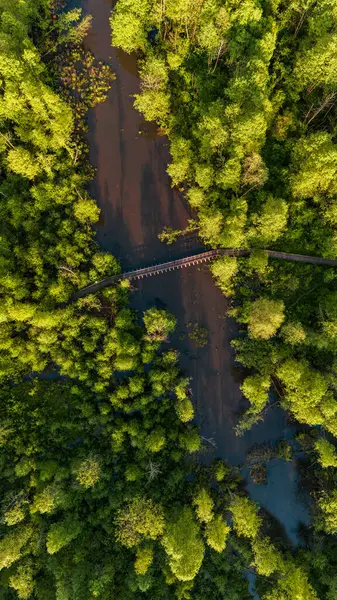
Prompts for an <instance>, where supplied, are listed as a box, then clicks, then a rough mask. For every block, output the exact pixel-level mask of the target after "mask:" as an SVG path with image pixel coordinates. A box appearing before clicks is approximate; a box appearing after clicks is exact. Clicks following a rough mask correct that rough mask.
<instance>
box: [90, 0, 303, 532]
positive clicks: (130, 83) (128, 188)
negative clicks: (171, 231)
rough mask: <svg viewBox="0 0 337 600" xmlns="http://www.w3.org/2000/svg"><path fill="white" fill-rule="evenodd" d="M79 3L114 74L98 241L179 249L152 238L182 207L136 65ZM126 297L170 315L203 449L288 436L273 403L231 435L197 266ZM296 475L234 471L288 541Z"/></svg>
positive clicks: (209, 306)
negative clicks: (261, 478) (139, 97)
mask: <svg viewBox="0 0 337 600" xmlns="http://www.w3.org/2000/svg"><path fill="white" fill-rule="evenodd" d="M79 3H80V0H79ZM82 6H84V10H85V11H86V12H88V13H90V14H92V15H93V28H92V31H91V32H90V34H89V36H88V38H87V47H88V48H89V49H90V50H91V51H92V52H93V53H94V55H95V56H96V58H97V59H99V60H104V61H105V62H108V63H109V64H111V65H112V67H113V69H114V71H115V72H116V75H117V80H116V82H114V83H113V85H112V89H111V92H110V94H109V97H108V100H107V101H106V102H105V103H104V104H102V105H100V106H98V107H97V108H96V109H95V110H93V111H92V112H91V113H90V116H89V134H88V140H89V145H90V160H91V162H92V164H93V165H94V166H95V167H96V168H97V175H96V178H95V181H94V182H93V184H92V187H91V190H90V191H91V194H92V195H93V197H94V198H95V199H96V200H97V202H98V205H99V207H100V208H101V211H102V214H101V220H100V225H99V227H98V228H97V239H98V242H99V243H100V245H101V247H102V248H104V249H106V250H109V251H111V252H113V253H114V254H115V255H116V256H117V257H118V258H119V259H120V261H121V263H122V265H123V266H124V267H129V266H131V265H141V264H148V263H152V262H153V261H155V260H162V259H164V260H168V258H169V257H170V256H173V257H174V255H175V254H176V255H181V254H182V253H184V254H188V252H189V251H190V250H191V249H195V247H196V246H195V241H194V240H193V239H191V240H184V241H183V242H180V245H178V246H177V247H175V248H173V249H171V250H169V249H168V247H167V246H165V245H164V244H162V243H161V242H160V241H159V240H158V238H157V234H158V233H159V232H160V231H161V230H162V228H163V227H164V226H165V225H168V226H170V227H174V228H183V227H184V226H185V225H186V222H187V219H188V218H189V217H190V216H191V215H190V212H189V209H188V206H187V204H186V202H185V201H184V199H183V198H182V197H181V196H180V195H179V194H178V193H177V192H175V191H173V190H172V189H171V187H170V181H169V178H168V176H167V174H166V166H167V163H168V161H169V151H168V142H167V139H166V138H163V137H159V136H157V135H156V129H155V127H154V126H153V125H149V124H145V123H144V121H143V119H142V117H141V116H140V115H139V114H138V113H137V112H136V111H135V110H134V109H133V98H132V95H133V94H135V93H137V92H138V90H139V81H138V76H137V63H136V60H135V58H134V57H130V56H127V55H126V54H124V53H123V52H121V51H120V50H115V49H113V48H111V45H110V26H109V16H110V11H111V7H112V1H111V0H110V1H109V0H83V1H82ZM131 302H132V306H133V308H135V309H137V310H138V311H142V310H145V309H147V308H149V307H150V306H153V305H157V306H158V307H161V308H167V309H168V310H169V311H171V312H172V313H173V314H174V315H175V316H176V317H177V320H178V329H177V333H176V334H175V338H174V339H173V343H174V345H175V346H176V347H177V348H178V349H179V351H180V353H181V366H182V368H183V369H184V370H185V372H186V373H187V375H188V376H190V377H191V378H192V384H191V385H192V390H193V399H194V404H195V407H196V419H197V422H198V425H199V426H200V428H201V432H202V435H203V436H204V437H205V438H206V439H207V440H209V441H208V442H206V443H207V445H208V447H209V450H210V453H211V452H213V454H215V455H218V456H221V457H223V458H225V459H227V460H228V461H229V462H230V463H231V464H232V465H240V464H242V463H243V462H244V459H245V455H246V452H247V450H248V449H249V448H250V447H251V446H252V445H253V444H254V443H262V442H275V441H276V440H279V439H281V438H287V439H291V438H292V437H293V435H294V431H293V429H292V428H291V427H290V426H289V425H288V424H287V422H286V417H285V415H284V413H283V412H282V411H281V410H280V409H277V408H271V409H270V410H269V411H268V412H267V415H266V418H265V420H264V422H263V423H262V424H259V425H256V426H254V427H253V428H252V430H251V431H250V432H248V433H246V435H245V436H243V437H241V438H238V437H236V436H235V434H234V432H233V426H235V424H236V423H237V421H238V416H239V414H240V412H242V410H243V409H244V408H245V406H246V403H245V400H244V399H243V397H242V395H241V392H240V388H239V385H240V370H239V369H238V368H237V367H235V366H234V360H233V354H232V351H231V348H230V339H231V338H232V337H233V336H234V335H235V334H236V331H235V328H234V324H233V323H232V322H231V320H230V319H228V318H226V316H225V315H226V309H227V300H226V298H224V296H223V295H222V294H221V293H220V291H219V290H218V289H217V288H216V287H215V286H214V284H213V283H212V279H211V277H210V274H209V271H208V269H207V268H201V269H200V268H196V267H191V268H186V269H185V270H183V271H177V272H171V273H167V274H164V275H159V276H157V277H154V278H148V279H145V280H142V281H140V282H137V286H136V288H135V290H134V291H133V293H132V294H131ZM189 323H198V324H199V325H200V326H202V327H204V328H205V329H206V330H207V333H208V344H207V345H206V346H205V347H203V348H198V347H197V345H196V343H195V342H194V341H193V340H191V338H190V337H189V335H188V334H189V331H190V327H189ZM214 445H215V446H216V449H214ZM206 458H207V457H206ZM296 473H297V470H296V464H295V462H291V463H285V462H281V461H274V462H273V464H271V465H270V468H269V477H268V485H266V486H265V485H253V483H252V482H251V481H250V479H249V477H248V476H247V473H246V472H245V471H243V475H246V476H247V489H248V491H249V493H250V495H251V497H252V498H253V499H255V500H257V501H258V502H259V503H260V504H261V505H262V506H263V507H264V508H266V509H267V510H268V511H270V512H271V513H272V514H273V516H274V517H275V518H276V519H277V520H278V521H279V524H280V530H281V532H283V533H284V535H285V537H288V538H289V539H290V540H291V541H292V542H296V541H298V536H297V527H298V525H299V523H300V522H304V523H308V518H309V517H308V510H307V508H306V506H305V505H304V504H303V503H302V502H301V501H300V499H299V496H298V480H297V474H296Z"/></svg>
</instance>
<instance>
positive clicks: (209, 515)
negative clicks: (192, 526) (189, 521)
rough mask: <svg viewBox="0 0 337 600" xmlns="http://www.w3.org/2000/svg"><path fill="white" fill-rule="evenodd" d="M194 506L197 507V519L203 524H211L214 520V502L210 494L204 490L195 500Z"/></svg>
mask: <svg viewBox="0 0 337 600" xmlns="http://www.w3.org/2000/svg"><path fill="white" fill-rule="evenodd" d="M193 504H194V505H195V512H196V515H197V518H198V520H199V521H201V523H209V521H212V519H213V516H214V515H213V507H214V502H213V500H212V497H211V496H210V494H209V493H208V492H207V490H205V488H202V489H201V490H199V492H198V493H197V494H196V495H195V496H194V498H193Z"/></svg>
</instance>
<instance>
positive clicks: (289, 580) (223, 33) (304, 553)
mask: <svg viewBox="0 0 337 600" xmlns="http://www.w3.org/2000/svg"><path fill="white" fill-rule="evenodd" d="M336 21H337V4H336V3H334V2H332V1H331V0H330V1H329V2H324V1H323V0H318V1H317V2H313V1H312V0H308V1H307V2H300V1H298V0H294V2H291V1H288V2H285V3H281V2H279V1H278V0H268V1H261V2H258V1H257V0H243V1H240V2H239V1H238V0H194V1H193V2H192V0H174V2H173V0H118V1H117V3H116V6H115V7H114V9H113V13H112V17H111V28H112V43H113V45H114V46H118V47H121V48H122V49H123V50H125V51H126V52H137V55H138V58H139V61H140V64H141V76H142V91H141V93H140V94H139V95H138V96H137V97H136V99H135V107H136V108H137V110H139V111H141V112H142V113H143V114H144V115H145V118H146V119H147V120H150V121H153V120H154V121H156V122H157V123H158V125H159V126H160V127H161V128H162V130H163V132H165V134H166V135H167V136H168V137H169V140H170V151H171V155H172V162H171V164H170V165H169V167H168V172H169V174H170V176H171V178H172V185H173V186H177V185H179V186H183V188H184V194H186V196H187V197H188V199H189V202H190V204H191V206H192V208H193V210H194V211H195V222H194V223H193V227H194V226H196V227H197V228H198V233H199V236H200V238H201V239H202V240H203V241H204V243H205V245H208V246H212V247H233V248H251V249H252V252H251V254H250V257H249V258H248V259H247V258H233V257H223V258H221V259H219V260H217V261H216V262H214V263H213V265H212V274H213V276H214V280H215V283H216V284H217V285H219V287H220V288H221V290H222V291H223V293H224V294H225V295H226V296H231V297H232V305H231V309H230V315H231V316H232V317H234V318H235V319H236V320H237V322H238V323H239V324H240V336H239V337H238V338H237V339H235V340H234V341H233V344H234V346H235V351H236V356H237V360H238V361H240V363H241V364H243V365H244V366H245V367H246V368H247V371H249V373H250V374H249V375H248V376H247V378H246V379H245V381H244V383H243V386H242V390H243V393H244V394H245V396H246V397H247V398H248V400H249V402H250V408H249V410H248V411H247V413H246V414H245V415H244V416H243V418H242V420H241V422H240V424H239V426H238V431H237V433H238V435H240V434H241V433H242V432H243V431H245V430H247V429H248V428H249V427H250V426H251V425H252V424H253V423H254V422H256V421H257V420H259V419H261V418H263V414H264V409H265V407H266V406H267V404H268V402H269V397H270V395H269V390H270V389H272V390H273V393H274V394H276V396H277V398H278V401H279V402H280V404H281V406H282V407H283V408H284V409H285V410H287V411H288V412H289V413H291V414H292V415H293V416H294V418H296V420H297V421H298V422H299V423H301V424H302V425H303V433H301V435H300V436H299V439H298V443H299V444H300V446H301V448H302V449H303V452H304V453H306V454H307V456H308V457H309V460H310V465H311V468H310V473H309V474H308V479H309V480H310V489H311V494H312V499H313V508H312V523H313V525H312V527H311V528H310V530H309V531H308V532H307V533H306V538H307V542H306V545H305V546H304V547H302V548H300V549H297V550H295V549H293V548H292V547H290V546H289V545H287V544H285V543H284V542H282V541H279V540H274V539H273V538H272V535H271V531H272V524H271V522H270V517H269V515H268V514H267V513H266V512H265V511H263V510H261V509H259V507H258V506H257V505H256V504H255V503H254V502H253V501H252V500H251V499H249V497H247V494H246V493H245V492H244V490H243V485H242V480H241V477H240V475H239V473H238V472H237V471H236V470H234V469H231V468H230V467H229V466H228V465H227V464H226V463H225V462H224V461H222V460H217V459H216V460H212V461H210V462H209V464H203V463H202V462H201V461H200V460H199V456H200V453H201V452H202V451H204V440H203V439H202V437H201V435H200V433H199V431H198V429H197V427H196V426H195V424H194V421H193V417H194V407H193V403H192V399H191V392H190V381H189V379H188V378H187V377H186V376H185V374H184V373H183V372H182V371H181V369H180V366H179V355H178V352H177V351H176V350H175V349H174V348H173V347H172V346H171V345H168V344H167V342H168V340H169V336H170V335H171V334H172V333H173V331H174V329H175V327H176V319H175V317H174V316H173V315H171V314H170V313H167V312H165V311H164V310H161V309H159V308H156V307H153V308H150V309H149V310H147V311H146V312H145V313H144V314H143V315H142V319H141V321H139V319H138V316H137V315H136V314H135V313H134V312H133V311H131V310H130V307H129V283H128V282H127V281H121V282H120V283H118V284H116V285H115V286H114V287H111V288H106V289H104V290H103V291H101V292H100V293H98V294H96V295H88V296H86V297H84V298H81V299H79V300H74V298H73V296H74V294H75V292H76V291H78V290H79V289H81V288H83V287H84V286H86V285H88V284H89V283H93V282H95V281H98V280H100V279H103V278H104V277H107V276H109V275H114V274H118V273H119V272H120V269H121V267H120V265H119V264H118V261H117V260H116V259H115V258H114V257H113V256H112V255H110V254H108V253H104V252H102V251H101V250H100V248H99V246H98V244H97V242H96V240H95V231H94V225H95V223H97V221H98V219H99V209H98V207H97V205H96V202H95V201H94V199H92V198H91V197H90V196H89V194H88V191H87V186H88V182H89V181H90V180H91V179H92V177H93V169H92V168H91V167H90V165H89V164H88V148H87V145H86V141H85V132H86V128H87V121H86V116H87V113H88V110H89V109H90V108H92V107H93V106H95V105H97V104H98V103H100V102H103V101H104V100H105V98H106V94H107V93H108V91H109V89H110V88H111V86H112V88H113V86H114V80H115V74H114V73H113V72H112V71H111V69H110V67H109V66H108V65H105V64H103V63H102V62H99V61H97V60H95V58H94V57H93V56H92V55H91V54H90V52H88V51H86V50H85V49H84V47H83V40H84V38H85V36H86V34H87V33H88V31H89V29H90V26H91V18H90V16H86V17H84V16H83V15H82V14H81V10H79V9H72V10H70V9H67V7H66V6H65V3H64V2H62V1H61V2H60V1H58V0H11V1H9V0H0V80H1V90H0V114H1V119H0V168H1V174H0V211H1V236H0V294H1V308H0V328H1V336H0V380H1V404H0V413H1V421H0V477H1V504H0V506H1V519H0V598H1V600H15V599H16V598H20V599H22V600H34V599H36V600H93V599H94V598H98V599H100V600H112V599H114V600H115V599H118V600H133V599H137V600H138V599H139V598H144V600H150V599H151V600H153V599H154V598H156V599H157V598H158V599H161V598H162V599H163V600H164V599H165V600H168V599H169V598H172V599H173V598H178V599H179V600H180V599H181V600H183V599H186V600H188V599H191V600H198V599H200V600H201V599H203V598H205V597H207V598H208V599H210V600H213V599H214V600H219V599H221V600H249V598H250V597H251V596H250V595H249V592H248V584H247V579H246V574H247V572H248V573H251V574H253V575H254V576H256V586H257V590H258V593H259V596H260V598H261V600H335V598H336V596H337V575H336V565H337V541H336V533H337V516H336V515H337V450H336V442H335V438H334V436H336V435H337V416H335V415H337V404H336V390H337V356H336V354H337V343H336V340H337V292H336V273H335V270H334V269H332V268H328V267H318V266H311V265H302V264H290V263H283V264H281V263H278V262H277V261H276V260H271V259H270V260H269V261H268V257H267V256H266V254H265V253H264V250H265V249H267V248H268V249H271V248H273V249H282V250H284V249H287V250H288V251H293V252H298V253H304V254H316V255H321V256H325V257H332V258H333V257H336V254H337V252H336V248H337V236H336V223H337V212H336V201H335V195H336V192H335V190H334V186H335V174H336V171H337V151H336V147H335V130H334V128H335V116H336V108H335V101H336V100H337V96H336V94H337V89H336V75H335V73H336V69H335V67H336V66H337V55H336V43H337V40H336V35H337V34H336Z"/></svg>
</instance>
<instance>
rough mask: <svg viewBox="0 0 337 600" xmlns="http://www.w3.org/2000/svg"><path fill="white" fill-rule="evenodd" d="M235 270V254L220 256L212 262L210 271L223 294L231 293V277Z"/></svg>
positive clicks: (236, 269) (228, 294)
mask: <svg viewBox="0 0 337 600" xmlns="http://www.w3.org/2000/svg"><path fill="white" fill-rule="evenodd" d="M237 271H238V265H237V259H236V258H235V256H222V257H221V258H217V259H216V260H215V261H214V262H213V263H212V266H211V273H212V275H213V277H214V278H215V281H216V283H217V285H218V286H219V288H220V289H221V291H222V292H223V293H224V294H225V296H231V295H232V294H233V291H234V285H233V279H234V277H235V275H236V273H237Z"/></svg>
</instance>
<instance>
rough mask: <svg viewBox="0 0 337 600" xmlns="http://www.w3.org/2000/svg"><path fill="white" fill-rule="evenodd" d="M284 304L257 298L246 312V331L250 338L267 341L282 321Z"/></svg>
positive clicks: (279, 301) (280, 301) (278, 301)
mask: <svg viewBox="0 0 337 600" xmlns="http://www.w3.org/2000/svg"><path fill="white" fill-rule="evenodd" d="M284 318H285V316H284V302H283V301H282V300H270V299H269V298H258V299H257V300H255V301H254V302H253V303H252V305H251V306H250V308H249V311H248V331H249V335H250V336H251V337H252V338H257V339H262V340H268V339H269V338H271V337H272V336H273V335H275V333H276V332H277V330H278V329H279V328H280V326H281V325H282V323H283V321H284Z"/></svg>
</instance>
